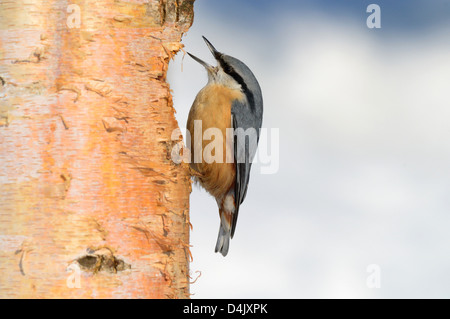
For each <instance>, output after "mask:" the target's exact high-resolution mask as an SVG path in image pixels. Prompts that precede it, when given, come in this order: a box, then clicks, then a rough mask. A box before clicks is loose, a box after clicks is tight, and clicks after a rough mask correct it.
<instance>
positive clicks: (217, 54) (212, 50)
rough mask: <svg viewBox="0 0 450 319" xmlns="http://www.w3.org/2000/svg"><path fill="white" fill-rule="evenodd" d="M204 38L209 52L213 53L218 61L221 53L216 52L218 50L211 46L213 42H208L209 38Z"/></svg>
mask: <svg viewBox="0 0 450 319" xmlns="http://www.w3.org/2000/svg"><path fill="white" fill-rule="evenodd" d="M202 38H203V40H205V42H206V45H207V46H208V48H209V51H211V53H212V55H214V58H215V59H216V60H218V59H219V56H220V54H221V53H220V52H219V51H217V50H216V48H215V47H214V46H213V45H212V44H211V42H209V41H208V39H207V38H205V37H204V36H202Z"/></svg>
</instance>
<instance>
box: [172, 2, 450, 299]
mask: <svg viewBox="0 0 450 319" xmlns="http://www.w3.org/2000/svg"><path fill="white" fill-rule="evenodd" d="M371 3H375V4H378V5H379V6H380V9H381V28H379V29H369V28H368V27H367V24H366V20H367V18H368V16H369V15H370V13H367V12H366V9H367V6H368V5H369V4H371ZM194 10H195V18H194V24H193V25H192V27H191V29H190V30H189V32H188V33H187V34H186V35H185V36H184V38H183V41H182V42H183V44H184V45H185V50H186V51H188V52H190V53H192V54H194V55H196V56H198V57H199V58H201V59H204V60H205V61H207V62H209V63H211V64H213V63H214V59H213V57H212V56H211V54H210V53H209V51H208V48H207V47H206V45H205V44H204V42H203V40H202V38H201V36H202V35H204V36H205V37H207V38H208V39H209V40H210V41H211V42H212V44H213V45H214V46H215V47H216V48H217V49H218V50H219V51H221V52H224V53H226V54H228V55H231V56H234V57H236V58H238V59H240V60H242V61H243V62H244V63H246V64H247V65H248V66H249V67H250V69H251V70H252V71H253V73H254V74H255V76H256V77H257V79H258V81H259V83H260V85H261V88H262V92H263V97H264V119H263V128H265V129H266V131H267V132H268V139H266V140H265V141H262V142H260V147H259V149H260V150H263V151H264V152H266V151H268V153H267V155H270V156H269V157H268V158H267V156H266V158H264V159H265V161H263V158H262V157H261V161H258V162H256V163H255V164H254V166H253V167H252V173H251V178H250V184H249V189H248V193H247V197H246V199H245V202H244V203H243V204H242V205H241V208H240V213H239V220H238V224H237V228H236V233H235V236H234V238H233V239H232V241H231V245H230V251H229V254H228V256H226V257H225V258H224V257H222V256H221V255H220V254H215V253H214V246H215V243H216V239H217V233H218V230H219V217H218V208H217V204H216V202H215V200H214V198H212V197H211V196H209V195H208V194H207V193H206V192H205V191H204V190H203V189H201V188H199V187H198V186H193V190H192V194H191V202H190V207H191V210H190V218H191V223H192V224H193V231H192V232H191V245H192V246H193V247H192V249H191V251H192V254H193V257H194V261H193V262H192V263H191V266H190V271H191V276H192V278H193V280H195V279H197V280H196V281H195V283H193V284H192V285H191V293H192V298H450V276H449V275H448V269H450V231H449V230H448V229H449V225H450V196H449V192H450V178H449V177H450V165H449V163H450V125H449V122H450V107H449V106H450V90H449V86H450V54H449V53H450V41H449V40H450V19H448V17H449V16H450V1H444V0H435V1H424V0H423V1H419V0H412V1H395V2H394V1H376V0H372V1H350V0H346V1H344V0H339V1H336V0H333V1H331V0H328V1H325V0H320V1H312V0H309V1H291V0H282V1H261V0H258V1H250V0H246V1H242V0H239V1H238V0H232V1H218V0H208V1H205V0H197V1H196V2H195V5H194ZM168 81H169V83H170V85H171V88H172V90H173V97H174V107H175V109H176V112H177V114H176V116H177V120H178V122H179V125H180V127H181V128H182V130H184V127H185V123H186V121H187V115H188V112H189V109H190V107H191V105H192V102H193V101H194V98H195V96H196V94H197V93H198V91H199V90H200V89H201V88H202V87H203V86H204V85H206V82H207V76H206V71H205V70H204V69H203V68H202V66H201V65H200V64H198V63H196V62H195V61H193V60H192V59H191V58H189V57H188V56H187V55H186V56H184V57H183V53H182V52H180V53H179V54H178V55H177V56H176V57H175V59H174V61H172V62H171V64H170V68H169V74H168ZM277 133H278V136H277ZM272 134H273V135H272ZM273 137H275V141H274V142H271V138H273ZM276 137H278V138H276ZM262 143H263V144H264V145H263V146H262V145H261V144H262ZM277 150H278V152H277ZM263 155H264V154H263ZM268 159H269V161H267V160H268ZM268 168H270V169H268Z"/></svg>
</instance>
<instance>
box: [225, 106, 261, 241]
mask: <svg viewBox="0 0 450 319" xmlns="http://www.w3.org/2000/svg"><path fill="white" fill-rule="evenodd" d="M231 114H232V121H233V129H234V160H235V164H236V181H235V186H234V198H235V213H234V214H233V220H232V224H231V237H233V235H234V231H235V229H236V223H237V218H238V213H239V206H240V204H242V202H243V201H244V199H245V195H246V194H247V188H248V182H249V179H250V169H251V166H252V161H253V158H254V157H255V154H256V149H257V147H258V141H259V133H260V128H261V122H262V114H257V113H255V112H252V110H251V109H250V107H249V105H248V104H247V103H246V101H245V102H243V101H237V100H236V101H234V102H233V105H232V107H231Z"/></svg>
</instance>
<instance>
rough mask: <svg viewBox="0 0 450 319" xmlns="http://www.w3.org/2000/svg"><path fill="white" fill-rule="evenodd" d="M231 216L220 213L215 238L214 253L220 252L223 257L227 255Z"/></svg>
mask: <svg viewBox="0 0 450 319" xmlns="http://www.w3.org/2000/svg"><path fill="white" fill-rule="evenodd" d="M230 215H231V214H230V213H226V212H223V211H220V228H219V236H218V237H217V243H216V249H215V251H216V253H217V252H220V253H221V254H222V255H223V256H224V257H225V256H226V255H227V254H228V248H229V247H230V239H231V216H230Z"/></svg>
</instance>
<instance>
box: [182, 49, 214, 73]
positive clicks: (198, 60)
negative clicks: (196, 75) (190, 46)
mask: <svg viewBox="0 0 450 319" xmlns="http://www.w3.org/2000/svg"><path fill="white" fill-rule="evenodd" d="M187 54H189V56H190V57H191V58H193V59H194V60H195V61H197V62H198V63H200V64H201V65H203V66H204V67H205V68H206V69H207V70H210V69H212V68H213V66H212V65H209V64H208V63H206V62H205V61H203V60H200V59H199V58H197V57H196V56H195V55H193V54H190V53H189V52H188V53H187Z"/></svg>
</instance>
